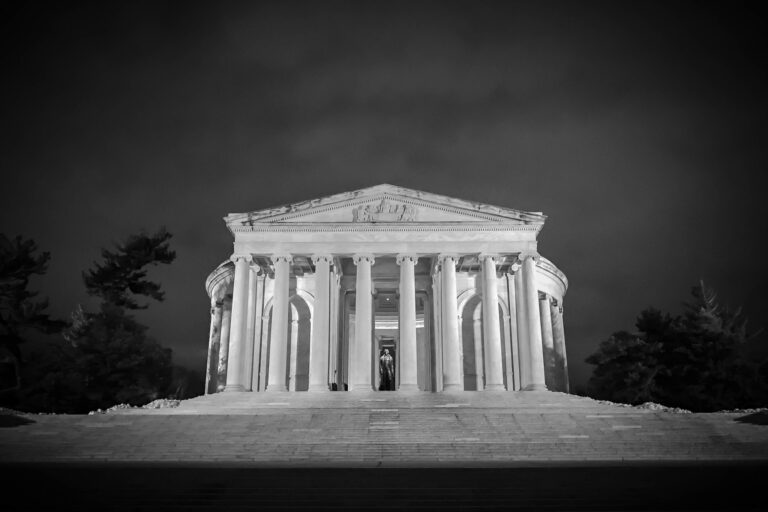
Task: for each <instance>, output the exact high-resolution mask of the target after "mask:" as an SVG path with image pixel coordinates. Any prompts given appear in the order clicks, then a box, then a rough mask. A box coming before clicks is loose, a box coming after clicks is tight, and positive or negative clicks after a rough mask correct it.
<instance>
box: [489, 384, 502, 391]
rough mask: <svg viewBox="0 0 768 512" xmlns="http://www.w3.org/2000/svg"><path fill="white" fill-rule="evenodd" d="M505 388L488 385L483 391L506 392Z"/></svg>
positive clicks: (499, 385)
mask: <svg viewBox="0 0 768 512" xmlns="http://www.w3.org/2000/svg"><path fill="white" fill-rule="evenodd" d="M506 390H507V388H505V387H504V384H490V385H488V386H485V391H506Z"/></svg>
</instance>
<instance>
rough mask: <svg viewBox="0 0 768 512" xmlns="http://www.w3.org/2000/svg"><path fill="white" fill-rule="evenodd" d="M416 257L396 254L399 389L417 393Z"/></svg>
mask: <svg viewBox="0 0 768 512" xmlns="http://www.w3.org/2000/svg"><path fill="white" fill-rule="evenodd" d="M418 260H419V258H418V256H414V255H407V254H398V256H397V260H396V261H397V264H398V265H400V357H399V359H400V361H399V362H400V387H399V388H398V390H399V391H418V390H419V383H418V373H417V372H418V370H417V368H418V347H417V346H416V274H415V272H414V266H415V265H416V262H417V261H418Z"/></svg>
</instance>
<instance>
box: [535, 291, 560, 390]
mask: <svg viewBox="0 0 768 512" xmlns="http://www.w3.org/2000/svg"><path fill="white" fill-rule="evenodd" d="M549 308H550V305H549V297H548V296H547V295H546V294H545V293H542V294H540V295H539V316H540V317H541V343H542V349H543V351H544V381H545V382H546V384H547V389H552V390H554V389H556V387H557V386H556V385H555V345H554V340H553V339H552V315H551V313H550V311H549Z"/></svg>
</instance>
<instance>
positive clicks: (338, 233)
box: [206, 185, 568, 393]
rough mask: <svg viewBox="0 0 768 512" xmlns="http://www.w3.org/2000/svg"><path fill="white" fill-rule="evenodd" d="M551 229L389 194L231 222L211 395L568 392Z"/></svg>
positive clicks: (219, 275)
mask: <svg viewBox="0 0 768 512" xmlns="http://www.w3.org/2000/svg"><path fill="white" fill-rule="evenodd" d="M545 219H546V216H545V215H544V214H542V213H540V212H526V211H521V210H514V209H511V208H504V207H499V206H492V205H487V204H480V203H474V202H470V201H465V200H461V199H455V198H451V197H447V196H442V195H437V194H432V193H427V192H421V191H417V190H412V189H407V188H403V187H397V186H393V185H377V186H374V187H370V188H366V189H362V190H357V191H353V192H345V193H341V194H336V195H333V196H328V197H324V198H320V199H312V200H309V201H304V202H301V203H296V204H291V205H286V206H280V207H276V208H269V209H265V210H258V211H253V212H246V213H232V214H229V215H227V216H226V217H225V218H224V221H225V222H226V225H227V228H228V229H229V230H230V232H231V233H232V235H233V236H234V251H233V253H232V254H231V256H230V257H229V259H227V260H226V261H224V262H223V263H222V264H221V265H219V266H218V267H217V268H216V269H215V270H214V271H213V272H212V273H211V274H210V275H209V276H208V279H207V280H206V290H207V292H208V295H209V297H210V299H211V327H210V335H209V341H208V364H207V372H206V393H217V392H222V391H223V392H229V391H241V392H242V391H250V392H259V393H261V392H267V393H270V392H304V391H307V392H331V391H349V392H355V391H394V392H443V391H448V392H450V391H482V392H492V391H496V392H503V391H525V390H545V389H548V390H553V391H565V392H567V391H568V365H567V358H566V350H565V331H564V328H563V298H564V296H565V293H566V290H567V288H568V280H567V279H566V277H565V275H564V274H563V273H562V272H561V271H560V270H558V268H557V267H556V266H555V265H554V264H553V263H552V262H550V261H549V260H547V259H546V258H544V257H543V256H541V254H540V253H539V252H538V242H537V237H538V234H539V232H540V231H541V229H542V228H543V226H544V222H545Z"/></svg>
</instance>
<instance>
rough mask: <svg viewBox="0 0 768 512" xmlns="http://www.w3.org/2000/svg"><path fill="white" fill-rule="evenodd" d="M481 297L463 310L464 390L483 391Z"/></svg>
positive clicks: (467, 302)
mask: <svg viewBox="0 0 768 512" xmlns="http://www.w3.org/2000/svg"><path fill="white" fill-rule="evenodd" d="M481 306H482V301H481V300H480V296H478V295H473V296H472V297H471V298H470V299H469V300H467V301H466V303H465V304H464V307H463V308H462V310H461V345H462V347H461V348H462V353H463V354H464V358H463V359H464V361H463V365H464V368H463V369H464V390H465V391H478V390H481V389H483V387H484V386H483V383H484V373H485V372H484V369H485V365H484V364H483V320H482V309H481Z"/></svg>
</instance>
